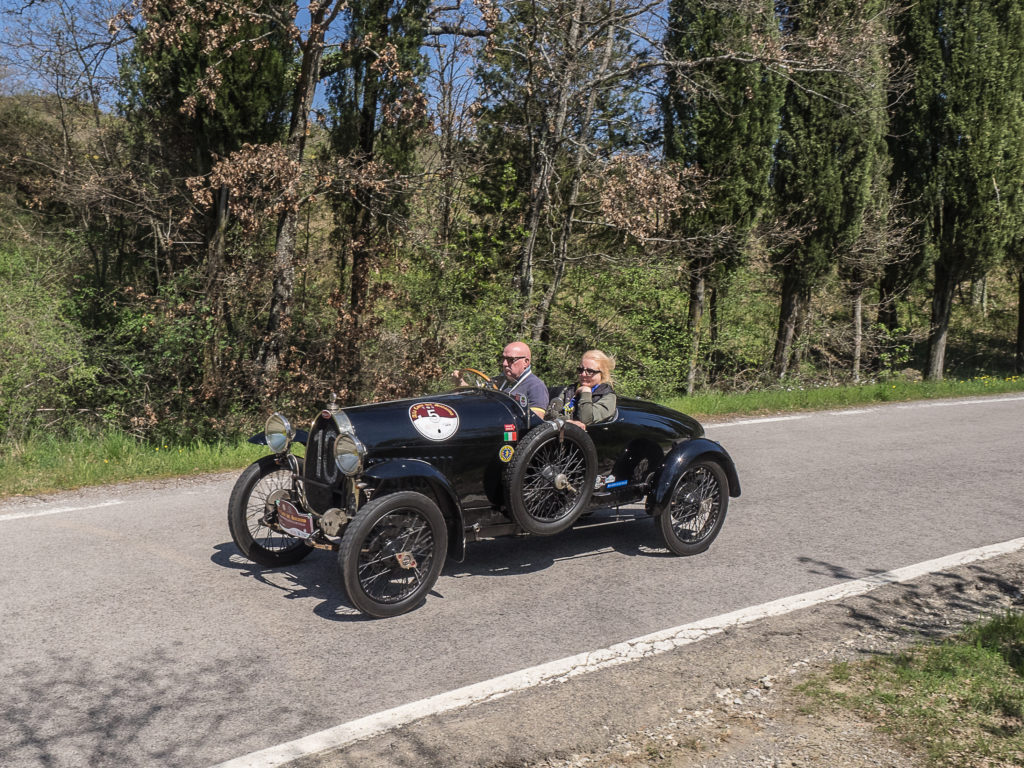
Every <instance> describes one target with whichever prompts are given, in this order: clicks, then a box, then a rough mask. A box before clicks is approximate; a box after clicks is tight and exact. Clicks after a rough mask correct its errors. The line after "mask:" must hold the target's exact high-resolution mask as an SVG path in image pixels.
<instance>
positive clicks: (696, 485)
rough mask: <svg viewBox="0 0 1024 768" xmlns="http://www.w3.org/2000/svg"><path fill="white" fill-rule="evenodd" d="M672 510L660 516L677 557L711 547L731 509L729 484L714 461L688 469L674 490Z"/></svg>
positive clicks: (664, 534) (670, 545)
mask: <svg viewBox="0 0 1024 768" xmlns="http://www.w3.org/2000/svg"><path fill="white" fill-rule="evenodd" d="M671 498H672V500H671V504H670V505H669V508H668V509H666V510H665V511H664V512H663V513H662V514H660V515H658V528H659V530H660V531H661V536H662V538H663V539H664V540H665V544H666V546H667V547H668V548H669V549H670V550H672V551H673V552H674V553H675V554H677V555H683V556H686V555H696V554H699V553H701V552H703V551H704V550H706V549H707V548H708V547H710V546H711V542H713V541H714V540H715V537H716V536H718V532H719V531H721V530H722V523H724V522H725V513H726V512H727V511H728V509H729V480H728V478H727V477H726V476H725V472H724V471H723V470H722V468H721V467H720V466H719V465H718V464H717V463H716V462H714V461H697V462H694V463H693V464H691V465H690V466H689V467H687V468H686V471H685V472H683V474H682V475H680V477H679V479H678V480H677V481H676V485H675V488H673V489H672V497H671Z"/></svg>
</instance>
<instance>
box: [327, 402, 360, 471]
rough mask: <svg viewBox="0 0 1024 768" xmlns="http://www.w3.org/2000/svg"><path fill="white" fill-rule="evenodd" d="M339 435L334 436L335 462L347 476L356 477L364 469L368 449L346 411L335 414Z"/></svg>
mask: <svg viewBox="0 0 1024 768" xmlns="http://www.w3.org/2000/svg"><path fill="white" fill-rule="evenodd" d="M334 423H335V424H336V425H337V427H338V436H337V437H336V438H334V463H335V464H337V465H338V469H339V470H341V473H342V474H343V475H345V476H346V477H354V476H356V475H358V474H359V473H360V472H362V471H363V456H365V454H366V449H365V448H364V447H363V444H362V443H360V442H359V439H358V438H357V437H356V431H355V429H354V428H353V426H352V422H351V421H349V418H348V416H346V415H345V412H344V411H338V412H337V413H335V414H334Z"/></svg>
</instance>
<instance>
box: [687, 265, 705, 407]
mask: <svg viewBox="0 0 1024 768" xmlns="http://www.w3.org/2000/svg"><path fill="white" fill-rule="evenodd" d="M704 295H705V283H704V266H703V265H698V267H697V269H696V270H694V272H693V273H692V275H691V276H690V311H689V313H688V316H687V319H686V324H687V326H688V327H687V330H688V331H689V333H690V365H689V370H688V371H687V373H686V394H687V395H692V394H693V390H694V387H695V386H696V381H697V357H698V355H699V354H700V335H701V329H702V328H703V326H704V323H703V322H702V321H703V320H704Z"/></svg>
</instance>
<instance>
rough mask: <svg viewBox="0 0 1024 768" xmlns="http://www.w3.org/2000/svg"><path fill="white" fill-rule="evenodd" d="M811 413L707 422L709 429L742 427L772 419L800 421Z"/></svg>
mask: <svg viewBox="0 0 1024 768" xmlns="http://www.w3.org/2000/svg"><path fill="white" fill-rule="evenodd" d="M809 418H811V415H810V414H801V415H799V416H765V417H764V418H762V419H738V420H736V421H723V422H721V423H716V424H707V425H706V428H707V429H722V428H723V427H742V426H746V425H747V424H767V423H768V422H770V421H799V420H800V419H809Z"/></svg>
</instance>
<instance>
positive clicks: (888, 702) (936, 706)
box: [803, 612, 1024, 768]
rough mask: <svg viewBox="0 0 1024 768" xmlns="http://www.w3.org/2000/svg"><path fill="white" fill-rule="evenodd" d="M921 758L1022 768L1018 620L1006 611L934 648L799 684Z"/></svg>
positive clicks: (1021, 632) (939, 766)
mask: <svg viewBox="0 0 1024 768" xmlns="http://www.w3.org/2000/svg"><path fill="white" fill-rule="evenodd" d="M803 691H804V693H806V694H807V695H808V696H809V697H810V699H811V700H812V701H816V702H818V703H819V704H832V705H834V706H839V707H843V708H846V709H850V710H853V711H855V712H857V713H858V714H860V715H861V716H862V717H864V718H865V719H867V720H869V721H871V722H873V723H875V724H876V725H877V726H878V727H879V728H881V729H882V730H884V731H886V732H888V733H891V734H893V735H894V736H896V737H897V738H898V739H900V740H902V741H903V742H905V743H906V744H907V745H908V746H911V747H912V748H914V749H915V750H918V751H920V752H921V753H923V754H924V755H925V756H926V759H927V762H928V765H930V766H935V767H936V768H947V767H949V768H952V766H990V767H992V768H995V767H996V766H1007V768H1009V766H1020V765H1024V615H1021V614H1018V613H1013V612H1008V613H1007V614H1005V615H1003V616H1000V617H995V618H992V619H989V620H987V621H984V622H980V623H978V624H975V625H972V626H971V627H968V628H967V629H966V630H964V632H962V633H961V634H959V635H957V636H955V637H953V638H951V639H949V640H947V641H945V642H943V643H941V644H938V645H922V646H918V647H915V648H913V649H911V650H909V651H906V652H903V653H899V654H895V655H889V656H881V657H876V658H873V659H871V660H869V661H865V662H857V663H852V664H851V663H848V662H843V663H841V664H836V665H835V666H834V667H833V668H832V670H831V672H830V674H828V675H825V676H819V677H817V678H814V679H812V680H811V681H809V682H808V683H806V684H805V685H804V686H803Z"/></svg>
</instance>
